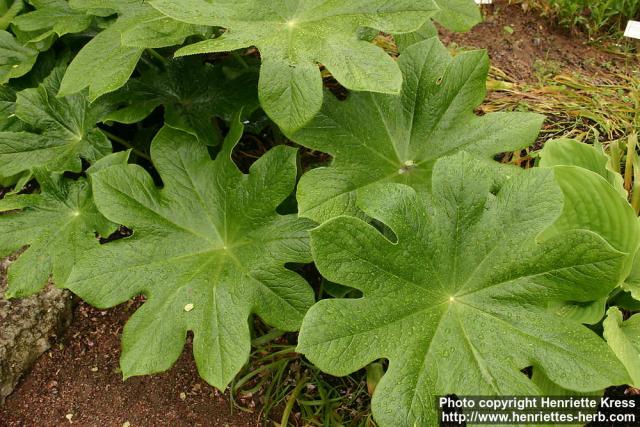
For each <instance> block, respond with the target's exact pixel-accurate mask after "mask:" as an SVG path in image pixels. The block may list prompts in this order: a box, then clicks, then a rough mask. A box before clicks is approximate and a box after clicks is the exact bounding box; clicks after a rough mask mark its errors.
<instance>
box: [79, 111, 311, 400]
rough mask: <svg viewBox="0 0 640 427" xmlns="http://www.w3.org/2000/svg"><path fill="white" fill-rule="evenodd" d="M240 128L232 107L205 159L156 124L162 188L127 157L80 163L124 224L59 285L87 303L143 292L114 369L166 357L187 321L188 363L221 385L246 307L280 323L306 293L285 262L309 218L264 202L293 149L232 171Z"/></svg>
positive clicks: (303, 255) (287, 177)
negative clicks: (93, 166)
mask: <svg viewBox="0 0 640 427" xmlns="http://www.w3.org/2000/svg"><path fill="white" fill-rule="evenodd" d="M241 134H242V126H241V125H240V122H239V121H238V120H237V119H236V120H235V121H234V125H233V127H232V129H231V132H230V134H229V135H228V136H227V138H226V140H225V143H224V146H223V149H222V151H221V152H220V153H219V154H218V156H217V157H216V159H215V160H214V161H211V160H210V159H209V156H208V154H207V147H206V146H205V145H203V144H201V143H199V142H198V141H197V140H196V139H195V138H194V137H193V136H191V135H188V134H186V133H184V132H181V131H176V130H174V129H171V128H164V129H163V130H161V131H160V133H159V134H158V135H157V137H156V138H155V139H154V141H153V143H152V146H151V157H152V158H153V161H154V165H155V166H156V168H157V170H158V172H159V174H160V177H161V178H162V180H163V183H164V186H163V188H162V189H158V188H157V187H156V186H155V184H154V183H153V180H152V178H151V176H149V174H148V173H147V172H146V171H145V170H144V169H143V168H141V167H140V166H136V165H129V166H114V167H111V168H107V169H104V170H102V171H99V172H97V173H95V174H93V175H92V177H93V180H94V181H93V183H94V185H93V187H94V191H95V200H96V203H97V205H98V207H99V209H100V211H101V212H102V213H103V214H104V215H105V216H106V217H107V218H109V219H110V220H112V221H114V222H116V223H119V224H123V225H126V226H127V227H129V228H131V229H132V230H133V236H131V237H128V238H124V239H121V240H116V241H113V242H110V243H107V244H105V245H103V246H102V247H101V248H100V249H98V250H96V251H93V252H91V253H88V254H87V256H86V257H85V258H84V259H83V260H81V261H80V262H79V263H77V264H76V267H75V268H74V271H73V273H72V275H71V278H70V279H69V284H68V286H69V288H70V289H71V290H72V291H73V292H75V293H76V294H78V295H79V296H80V297H82V298H83V299H84V300H86V301H87V302H89V303H91V304H93V305H96V306H98V307H112V306H115V305H117V304H120V303H122V302H124V301H127V300H128V299H130V298H132V297H134V296H136V295H139V294H143V295H145V296H146V298H147V302H146V303H145V304H144V305H143V306H142V308H140V309H139V310H138V311H137V312H136V313H135V314H134V315H133V317H131V319H130V320H129V322H128V323H127V325H126V327H125V329H124V335H123V344H122V346H123V350H122V357H121V367H122V372H123V374H124V376H125V378H126V377H130V376H134V375H144V374H150V373H154V372H160V371H164V370H166V369H168V368H169V367H171V365H172V364H173V363H174V362H175V360H176V359H177V358H178V356H179V355H180V353H181V352H182V348H183V345H184V341H185V338H186V334H187V331H189V330H191V331H193V334H194V341H193V351H194V356H195V360H196V364H197V366H198V370H199V372H200V375H201V376H202V377H203V378H204V379H205V380H206V381H207V382H209V383H210V384H212V385H213V386H215V387H217V388H219V389H224V388H225V387H226V385H227V384H228V383H229V381H230V380H231V379H232V378H233V377H234V375H235V374H236V373H237V372H238V371H239V369H240V368H241V367H242V366H243V365H244V363H245V362H246V361H247V359H248V357H249V349H250V336H249V324H248V321H247V319H248V317H249V315H250V314H251V313H255V314H257V315H258V316H260V317H261V318H262V319H263V320H264V321H265V322H267V323H268V324H270V325H272V326H274V327H276V328H278V329H281V330H287V331H292V330H297V329H298V328H299V326H300V323H301V321H302V317H303V316H304V314H305V312H306V311H307V309H308V308H309V306H311V304H312V303H313V292H312V290H311V288H310V287H309V285H308V284H307V283H306V282H305V281H304V279H302V277H300V276H298V275H297V274H296V273H294V272H292V271H290V270H288V269H286V268H285V263H288V262H294V263H301V262H309V261H310V254H309V249H308V229H309V228H310V227H311V226H312V223H311V222H310V221H306V220H303V219H299V218H297V216H296V215H285V216H281V215H279V214H277V213H276V208H277V207H278V205H279V204H280V203H281V202H282V201H283V200H284V199H285V198H286V197H287V196H288V195H289V194H290V193H291V192H292V191H293V187H294V185H295V179H296V151H295V150H294V149H292V148H290V147H285V146H278V147H275V148H273V149H271V150H270V151H269V152H268V153H267V154H265V155H264V156H263V157H262V158H260V159H259V160H258V161H257V162H255V163H254V164H253V165H252V167H251V170H250V173H249V175H243V174H242V173H241V172H240V171H239V170H238V168H237V167H236V166H235V164H234V163H233V161H232V160H231V151H232V149H233V146H234V145H235V144H236V143H237V141H238V140H239V138H240V136H241Z"/></svg>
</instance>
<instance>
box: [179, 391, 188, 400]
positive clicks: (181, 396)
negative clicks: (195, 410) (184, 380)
mask: <svg viewBox="0 0 640 427" xmlns="http://www.w3.org/2000/svg"><path fill="white" fill-rule="evenodd" d="M186 398H187V393H185V392H182V393H180V400H185V399H186Z"/></svg>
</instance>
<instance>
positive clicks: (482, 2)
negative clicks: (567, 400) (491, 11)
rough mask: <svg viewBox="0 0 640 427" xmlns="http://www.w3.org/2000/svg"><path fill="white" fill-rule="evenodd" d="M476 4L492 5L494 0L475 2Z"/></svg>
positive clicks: (477, 0) (478, 0)
mask: <svg viewBox="0 0 640 427" xmlns="http://www.w3.org/2000/svg"><path fill="white" fill-rule="evenodd" d="M475 1H476V4H491V3H493V0H475Z"/></svg>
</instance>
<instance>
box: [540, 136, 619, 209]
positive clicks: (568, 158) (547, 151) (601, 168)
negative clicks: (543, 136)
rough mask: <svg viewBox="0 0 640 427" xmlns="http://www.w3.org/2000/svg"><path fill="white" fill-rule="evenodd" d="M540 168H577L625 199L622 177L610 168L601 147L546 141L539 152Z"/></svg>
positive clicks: (579, 143) (571, 141) (561, 140)
mask: <svg viewBox="0 0 640 427" xmlns="http://www.w3.org/2000/svg"><path fill="white" fill-rule="evenodd" d="M539 156H540V163H539V166H541V167H553V166H578V167H580V168H583V169H587V170H590V171H591V172H594V173H597V174H598V175H600V176H601V177H603V178H604V179H605V180H606V181H607V182H608V183H609V184H611V186H612V187H613V188H614V189H615V190H616V191H617V192H618V193H619V194H620V196H622V197H623V198H624V199H626V198H627V192H626V191H625V189H624V180H623V179H622V175H620V174H619V173H617V172H616V171H614V170H613V169H612V168H611V164H610V163H611V159H610V158H609V156H607V154H606V153H605V152H604V149H603V147H602V146H601V145H600V146H597V147H595V146H593V145H588V144H585V143H582V142H579V141H576V140H574V139H566V138H561V139H555V140H551V141H547V142H546V143H545V144H544V147H543V149H542V150H541V151H540V154H539Z"/></svg>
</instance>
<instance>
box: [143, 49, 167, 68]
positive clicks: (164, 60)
mask: <svg viewBox="0 0 640 427" xmlns="http://www.w3.org/2000/svg"><path fill="white" fill-rule="evenodd" d="M146 51H147V53H148V54H149V55H151V56H152V57H153V58H155V59H157V60H158V61H160V63H161V64H162V66H163V67H164V66H166V65H167V58H165V57H164V56H162V55H160V54H159V53H158V52H156V51H155V50H153V49H151V48H148V49H146Z"/></svg>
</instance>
